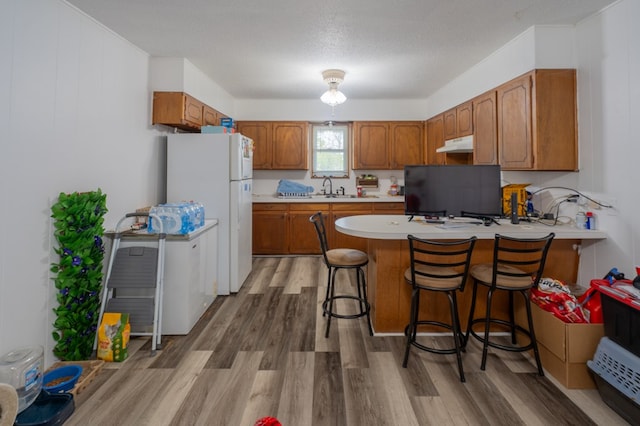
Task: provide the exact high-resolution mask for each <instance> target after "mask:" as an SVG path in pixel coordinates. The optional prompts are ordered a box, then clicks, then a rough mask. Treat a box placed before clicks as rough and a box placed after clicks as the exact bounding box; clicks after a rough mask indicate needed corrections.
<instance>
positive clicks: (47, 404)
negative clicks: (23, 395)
mask: <svg viewBox="0 0 640 426" xmlns="http://www.w3.org/2000/svg"><path fill="white" fill-rule="evenodd" d="M74 410H75V404H74V402H73V395H72V394H70V393H59V394H50V393H49V392H47V391H45V390H43V391H41V392H40V394H39V395H38V397H37V398H36V399H35V401H34V402H33V404H31V405H30V406H29V407H28V408H27V409H26V410H24V411H23V412H22V413H20V414H18V417H16V421H15V423H14V426H59V425H62V424H63V423H64V422H65V421H66V420H67V419H68V418H69V417H71V414H73V412H74Z"/></svg>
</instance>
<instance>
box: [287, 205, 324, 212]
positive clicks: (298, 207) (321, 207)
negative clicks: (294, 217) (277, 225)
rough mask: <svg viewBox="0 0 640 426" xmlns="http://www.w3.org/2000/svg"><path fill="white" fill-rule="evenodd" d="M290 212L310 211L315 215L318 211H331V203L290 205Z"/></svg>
mask: <svg viewBox="0 0 640 426" xmlns="http://www.w3.org/2000/svg"><path fill="white" fill-rule="evenodd" d="M289 211H291V212H300V211H309V212H312V213H315V212H317V211H323V212H325V211H329V203H291V204H289Z"/></svg>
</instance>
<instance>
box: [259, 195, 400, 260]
mask: <svg viewBox="0 0 640 426" xmlns="http://www.w3.org/2000/svg"><path fill="white" fill-rule="evenodd" d="M318 211H321V212H322V213H323V214H324V218H325V227H326V231H327V239H328V241H329V248H354V249H358V250H362V251H365V252H366V251H367V240H366V238H358V237H353V236H350V235H346V234H343V233H341V232H338V231H336V228H335V221H336V220H338V219H340V218H342V217H347V216H355V215H362V214H404V202H401V201H399V202H391V203H389V202H374V203H362V202H359V203H348V202H346V203H345V202H339V203H254V204H253V254H255V255H289V254H320V253H321V250H320V243H319V241H318V235H317V234H316V230H315V228H314V227H313V224H311V223H310V222H309V217H311V215H313V214H314V213H316V212H318Z"/></svg>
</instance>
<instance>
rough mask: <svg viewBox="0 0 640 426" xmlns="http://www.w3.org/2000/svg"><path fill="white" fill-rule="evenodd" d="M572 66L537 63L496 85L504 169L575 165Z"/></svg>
mask: <svg viewBox="0 0 640 426" xmlns="http://www.w3.org/2000/svg"><path fill="white" fill-rule="evenodd" d="M576 117H577V114H576V72H575V70H573V69H554V70H551V69H540V70H534V71H532V72H530V73H527V74H524V75H522V76H520V77H518V78H516V79H514V80H512V81H510V82H508V83H505V84H504V85H502V86H499V87H498V88H497V125H498V154H499V159H500V160H499V162H500V165H501V166H502V168H503V169H504V170H568V171H575V170H577V169H578V144H577V131H576V128H577V121H576V120H577V118H576Z"/></svg>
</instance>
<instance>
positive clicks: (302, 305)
mask: <svg viewBox="0 0 640 426" xmlns="http://www.w3.org/2000/svg"><path fill="white" fill-rule="evenodd" d="M316 292H317V288H315V287H304V288H302V289H301V290H300V293H299V297H298V298H297V303H296V306H295V312H294V318H293V327H292V329H291V346H290V350H291V351H294V352H305V351H314V350H315V342H316V335H315V330H316V310H315V308H316V300H317V295H316Z"/></svg>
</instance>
